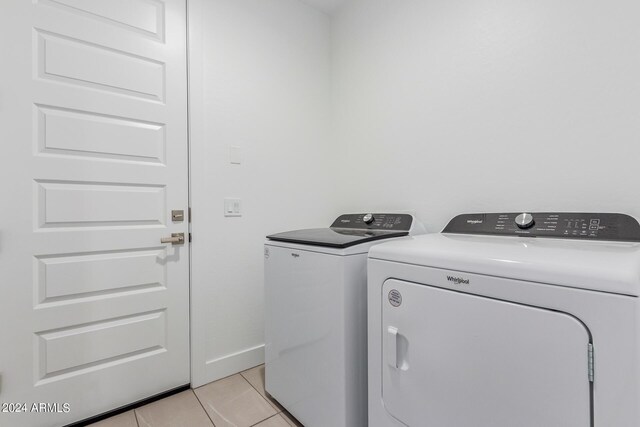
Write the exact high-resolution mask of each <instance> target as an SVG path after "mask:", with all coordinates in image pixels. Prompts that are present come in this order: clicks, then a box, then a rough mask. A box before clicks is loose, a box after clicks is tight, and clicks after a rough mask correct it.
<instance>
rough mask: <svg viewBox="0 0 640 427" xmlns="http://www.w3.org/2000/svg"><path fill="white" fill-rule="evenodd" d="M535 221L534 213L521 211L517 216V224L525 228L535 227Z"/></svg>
mask: <svg viewBox="0 0 640 427" xmlns="http://www.w3.org/2000/svg"><path fill="white" fill-rule="evenodd" d="M534 224H535V221H534V220H533V215H531V214H528V213H521V214H520V215H518V216H517V217H516V225H517V226H518V227H519V228H522V229H523V230H525V229H527V228H531V227H533V225H534Z"/></svg>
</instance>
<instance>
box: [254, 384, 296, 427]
mask: <svg viewBox="0 0 640 427" xmlns="http://www.w3.org/2000/svg"><path fill="white" fill-rule="evenodd" d="M256 391H258V390H256ZM278 415H280V412H278V413H277V414H274V415H271V416H270V417H268V418H265V419H264V420H262V421H258V422H257V423H255V424H251V426H249V427H255V426H257V425H258V424H261V423H263V422H265V421H268V420H270V419H271V418H274V417H277V416H278ZM285 423H287V424H289V423H288V422H287V421H286V420H285Z"/></svg>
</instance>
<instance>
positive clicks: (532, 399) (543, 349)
mask: <svg viewBox="0 0 640 427" xmlns="http://www.w3.org/2000/svg"><path fill="white" fill-rule="evenodd" d="M392 291H396V292H399V295H401V299H402V301H401V303H400V305H399V306H397V307H396V306H394V305H392V304H391V302H390V299H389V297H388V295H389V293H390V292H392ZM397 301H399V300H398V295H395V299H394V302H396V305H397ZM381 310H382V331H381V333H382V335H383V337H382V349H381V350H382V359H381V360H382V366H381V369H382V382H383V384H382V399H383V402H384V405H385V407H386V409H387V411H388V412H389V413H390V414H391V415H392V416H393V417H395V418H396V419H398V420H400V421H401V422H402V423H404V424H406V425H409V426H420V425H423V426H452V427H453V426H455V427H494V426H518V427H540V426H548V427H555V426H557V427H560V426H562V427H586V426H590V425H591V390H590V382H589V377H588V369H587V368H588V344H589V340H590V337H589V332H588V331H587V329H586V328H585V327H584V325H583V324H582V323H581V322H580V321H578V320H577V319H576V318H574V317H572V316H569V315H567V314H564V313H560V312H555V311H551V310H545V309H540V308H534V307H530V306H525V305H519V304H514V303H509V302H504V301H500V300H495V299H491V298H484V297H479V296H474V295H469V294H465V293H460V292H454V291H449V290H444V289H440V288H434V287H430V286H426V285H419V284H415V283H410V282H404V281H399V280H394V279H391V280H387V281H386V282H385V284H384V286H383V288H382V307H381Z"/></svg>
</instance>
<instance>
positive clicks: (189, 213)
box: [187, 208, 191, 222]
mask: <svg viewBox="0 0 640 427" xmlns="http://www.w3.org/2000/svg"><path fill="white" fill-rule="evenodd" d="M187 215H188V216H189V222H191V208H189V209H187Z"/></svg>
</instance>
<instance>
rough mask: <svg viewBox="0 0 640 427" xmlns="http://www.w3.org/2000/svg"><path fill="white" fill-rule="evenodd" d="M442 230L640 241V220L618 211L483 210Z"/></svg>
mask: <svg viewBox="0 0 640 427" xmlns="http://www.w3.org/2000/svg"><path fill="white" fill-rule="evenodd" d="M443 233H457V234H490V235H500V236H528V237H554V238H565V239H583V240H614V241H615V240H617V241H631V242H638V241H640V224H638V221H637V220H636V219H635V218H632V217H630V216H629V215H624V214H617V213H575V212H572V213H566V212H563V213H549V212H541V213H483V214H464V215H458V216H457V217H455V218H454V219H452V220H451V221H450V222H449V224H447V226H446V227H445V229H444V230H443Z"/></svg>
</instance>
